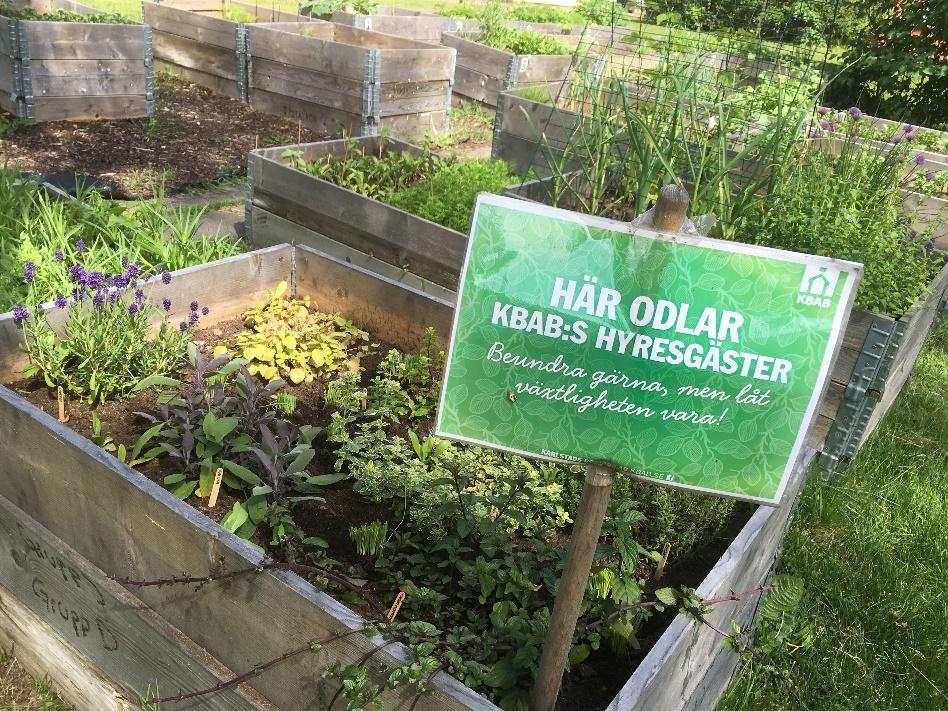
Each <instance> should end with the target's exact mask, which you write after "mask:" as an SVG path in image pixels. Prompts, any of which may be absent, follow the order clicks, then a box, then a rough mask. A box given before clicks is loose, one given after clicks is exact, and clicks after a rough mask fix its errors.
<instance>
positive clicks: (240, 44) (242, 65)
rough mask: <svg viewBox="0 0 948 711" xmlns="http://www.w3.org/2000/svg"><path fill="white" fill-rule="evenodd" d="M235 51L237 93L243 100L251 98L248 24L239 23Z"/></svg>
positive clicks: (235, 31)
mask: <svg viewBox="0 0 948 711" xmlns="http://www.w3.org/2000/svg"><path fill="white" fill-rule="evenodd" d="M234 51H235V52H236V59H237V95H238V97H240V100H241V101H249V100H250V76H251V74H250V73H251V71H252V69H251V66H250V37H249V33H248V31H247V25H245V24H243V23H239V24H238V25H237V27H236V29H235V30H234Z"/></svg>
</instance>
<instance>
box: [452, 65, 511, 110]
mask: <svg viewBox="0 0 948 711" xmlns="http://www.w3.org/2000/svg"><path fill="white" fill-rule="evenodd" d="M503 90H504V77H497V76H488V75H486V74H483V73H481V72H478V71H475V70H473V69H468V68H467V67H462V66H460V65H458V67H457V68H456V69H455V70H454V89H453V93H454V94H455V95H457V96H460V97H463V98H465V99H470V100H471V101H477V102H479V103H482V104H487V105H488V106H496V105H497V98H498V97H499V96H500V93H501V92H502V91H503Z"/></svg>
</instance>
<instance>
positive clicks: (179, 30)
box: [142, 0, 305, 99]
mask: <svg viewBox="0 0 948 711" xmlns="http://www.w3.org/2000/svg"><path fill="white" fill-rule="evenodd" d="M227 5H229V6H230V7H234V8H236V9H237V10H240V11H241V12H244V13H247V14H248V15H249V16H251V17H254V18H256V21H257V22H296V21H300V20H304V19H305V18H302V17H300V16H299V15H294V14H292V13H288V12H281V11H280V10H276V9H274V8H272V7H270V8H267V7H260V6H258V5H247V4H243V3H239V2H230V3H227ZM142 7H143V9H144V14H145V22H146V23H147V24H148V25H151V27H152V29H153V31H154V43H155V61H156V62H158V65H159V66H160V67H161V68H163V69H168V70H170V71H172V72H174V73H175V74H177V75H178V76H181V77H184V78H185V79H187V80H188V81H192V82H194V83H195V84H200V85H201V86H205V87H207V88H208V89H211V90H212V91H214V92H215V93H217V94H223V95H224V96H230V97H232V98H235V99H246V98H247V59H246V54H247V50H246V46H245V44H246V43H245V39H244V38H245V36H246V28H247V25H246V24H244V23H240V22H234V21H232V20H227V19H225V18H224V17H223V13H222V12H221V10H222V8H223V7H224V4H223V3H222V2H215V0H162V2H160V3H157V2H149V1H148V0H145V2H143V3H142Z"/></svg>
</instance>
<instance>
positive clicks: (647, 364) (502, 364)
mask: <svg viewBox="0 0 948 711" xmlns="http://www.w3.org/2000/svg"><path fill="white" fill-rule="evenodd" d="M861 269H862V267H861V265H858V264H854V263H851V262H840V261H837V260H832V259H827V258H823V257H814V256H810V255H804V254H795V253H792V252H783V251H780V250H774V249H768V248H764V247H755V246H750V245H743V244H737V243H731V242H724V241H720V240H712V239H706V238H698V237H685V236H679V235H675V236H671V235H663V234H659V233H656V232H651V231H649V230H643V229H639V228H631V227H630V226H629V225H628V224H626V223H620V222H614V221H611V220H605V219H601V218H595V217H589V216H584V215H578V214H576V213H573V212H568V211H566V210H558V209H555V208H550V207H545V206H542V205H538V204H535V203H528V202H524V201H520V200H514V199H510V198H503V197H497V196H488V195H482V196H481V197H480V198H479V200H478V204H477V209H476V212H475V215H474V224H473V227H472V229H471V238H470V241H469V244H468V251H467V257H466V260H465V264H464V270H463V273H462V276H461V285H460V289H459V292H458V307H457V311H456V314H455V321H454V329H453V333H452V335H451V348H450V352H449V355H448V363H447V370H446V373H445V381H444V389H443V392H442V396H441V406H440V408H439V411H438V422H437V434H439V435H440V436H443V437H447V438H451V439H456V440H460V441H464V442H470V443H474V444H481V445H484V446H488V447H494V448H497V449H503V450H507V451H510V452H516V453H519V454H523V455H525V456H530V457H538V458H543V459H550V460H554V461H562V462H577V461H608V462H611V463H613V464H615V465H617V466H619V467H621V468H622V469H625V470H627V471H629V472H630V473H631V474H633V475H636V476H640V477H647V478H649V479H652V480H655V481H657V482H659V483H662V484H666V485H669V486H678V487H684V488H689V489H696V490H700V491H707V492H712V493H717V494H724V495H729V496H735V497H739V498H742V499H746V500H751V501H755V502H759V503H769V504H775V503H777V502H779V500H780V497H781V494H782V493H783V489H784V486H785V485H786V482H787V479H788V477H789V475H790V473H791V471H792V466H793V462H794V461H795V459H796V455H797V453H798V452H799V450H800V448H801V447H802V446H803V443H804V440H805V437H806V431H807V429H808V428H809V425H810V423H811V421H812V420H813V418H814V417H815V415H816V408H817V405H818V402H819V399H820V396H821V395H822V393H823V390H824V387H825V385H826V384H827V382H828V376H829V372H830V366H831V365H832V361H833V359H834V357H835V354H836V351H837V347H838V343H839V340H840V337H841V335H842V331H843V328H844V326H845V323H846V319H847V318H848V315H849V311H850V309H851V306H852V299H853V296H854V294H855V287H856V283H857V282H858V279H859V275H860V273H861Z"/></svg>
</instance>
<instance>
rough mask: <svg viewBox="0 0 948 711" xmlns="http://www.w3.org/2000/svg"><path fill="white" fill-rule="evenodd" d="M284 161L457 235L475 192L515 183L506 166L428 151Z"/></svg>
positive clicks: (291, 156)
mask: <svg viewBox="0 0 948 711" xmlns="http://www.w3.org/2000/svg"><path fill="white" fill-rule="evenodd" d="M353 145H356V144H353ZM283 157H284V160H287V161H288V162H289V163H290V165H292V166H293V167H295V168H297V169H299V170H303V171H305V172H307V173H310V174H311V175H315V176H316V177H318V178H322V179H324V180H329V181H331V182H333V183H336V184H337V185H339V186H341V187H344V188H347V189H349V190H353V191H354V192H357V193H359V194H360V195H365V196H366V197H371V198H374V199H377V200H381V201H383V202H386V203H388V204H390V205H393V206H395V207H399V208H401V209H403V210H407V211H409V212H412V213H414V214H416V215H418V216H419V217H423V218H425V219H426V220H431V221H432V222H437V223H438V224H440V225H444V226H445V227H450V228H451V229H455V230H458V231H459V232H467V230H468V228H469V227H470V225H471V217H472V215H473V213H474V204H475V203H476V201H477V194H478V193H481V192H491V193H500V192H502V191H503V189H504V188H506V187H507V186H508V185H510V184H511V183H513V182H514V176H513V174H512V173H511V172H510V166H509V165H507V164H506V163H503V162H495V161H491V160H489V159H487V158H474V159H469V160H464V161H462V160H460V159H458V158H456V157H453V156H437V155H434V154H432V153H431V152H430V150H428V149H427V148H426V149H425V151H424V152H423V154H422V155H420V156H414V155H412V154H410V153H408V152H404V151H402V152H399V151H391V152H385V153H382V154H381V155H372V154H366V153H364V152H363V151H360V150H357V149H355V148H354V147H352V148H350V149H347V151H346V153H345V155H344V156H343V158H341V159H335V158H332V157H329V156H327V157H325V158H321V159H319V160H317V161H314V162H312V163H307V162H306V161H305V160H303V158H302V155H301V154H299V153H298V152H294V151H285V152H284V154H283Z"/></svg>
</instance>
